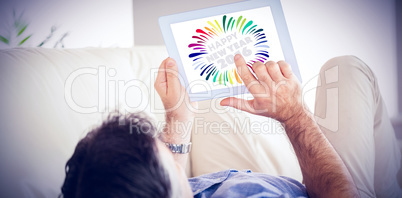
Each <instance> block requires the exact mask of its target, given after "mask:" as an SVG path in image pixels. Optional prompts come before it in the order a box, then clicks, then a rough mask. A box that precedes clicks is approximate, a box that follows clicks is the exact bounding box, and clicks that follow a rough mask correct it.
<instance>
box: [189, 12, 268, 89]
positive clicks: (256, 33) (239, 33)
mask: <svg viewBox="0 0 402 198" xmlns="http://www.w3.org/2000/svg"><path fill="white" fill-rule="evenodd" d="M236 18H237V19H236ZM236 18H234V17H230V18H229V17H227V16H226V15H224V16H223V17H222V20H221V23H220V22H218V21H217V20H214V21H212V22H211V21H208V22H207V24H208V25H207V26H205V27H204V28H203V29H197V30H196V33H197V34H196V35H194V36H192V39H193V42H192V43H190V44H189V45H188V47H189V48H190V49H191V50H192V52H191V53H190V54H189V56H188V57H189V58H190V59H192V62H193V64H192V66H193V67H194V70H199V71H200V76H205V80H207V81H208V80H212V81H213V82H214V83H219V84H221V85H225V86H228V85H236V84H242V81H241V79H240V77H239V74H238V73H237V69H236V68H235V67H227V66H228V65H230V64H232V65H233V61H234V60H233V58H234V54H242V55H243V57H245V59H246V61H247V66H249V67H250V68H251V66H252V65H253V63H254V62H256V61H261V62H266V61H267V60H268V58H269V54H268V49H269V46H268V41H267V38H266V35H265V33H264V32H263V29H262V28H258V26H257V25H256V24H254V22H253V21H252V20H247V19H246V18H243V16H239V17H236Z"/></svg>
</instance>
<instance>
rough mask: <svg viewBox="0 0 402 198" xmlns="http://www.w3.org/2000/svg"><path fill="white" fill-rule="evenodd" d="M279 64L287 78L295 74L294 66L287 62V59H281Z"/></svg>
mask: <svg viewBox="0 0 402 198" xmlns="http://www.w3.org/2000/svg"><path fill="white" fill-rule="evenodd" d="M278 65H279V68H280V69H281V72H282V74H283V76H284V77H285V78H290V77H292V75H293V72H292V68H291V67H290V65H289V64H288V63H286V62H285V61H279V62H278Z"/></svg>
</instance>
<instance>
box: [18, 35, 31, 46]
mask: <svg viewBox="0 0 402 198" xmlns="http://www.w3.org/2000/svg"><path fill="white" fill-rule="evenodd" d="M31 36H32V34H31V35H29V36H27V37H26V38H24V40H22V41H21V42H20V43H18V46H21V45H22V44H24V43H25V41H27V40H28V39H29V38H30V37H31Z"/></svg>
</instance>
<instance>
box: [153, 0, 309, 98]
mask: <svg viewBox="0 0 402 198" xmlns="http://www.w3.org/2000/svg"><path fill="white" fill-rule="evenodd" d="M267 6H269V7H270V9H271V12H272V16H273V19H274V23H275V26H276V30H277V33H278V37H279V42H280V44H281V47H282V52H283V55H284V57H285V61H286V62H287V63H289V64H290V65H291V67H292V71H293V73H294V74H295V75H296V77H297V78H298V79H299V80H300V82H301V76H300V71H299V67H298V65H297V61H296V56H295V53H294V50H293V46H292V42H291V40H290V35H289V31H288V27H287V25H286V21H285V17H284V14H283V10H282V5H281V2H280V0H250V1H244V2H239V3H233V4H227V5H221V6H216V7H211V8H205V9H200V10H194V11H189V12H183V13H178V14H173V15H168V16H162V17H159V26H160V29H161V32H162V35H163V39H164V41H165V45H166V48H167V51H168V54H169V56H170V57H171V58H173V59H175V60H176V63H177V65H178V69H179V74H180V82H181V84H182V85H184V87H185V88H186V90H187V92H188V94H189V97H190V100H191V101H201V100H209V99H213V98H217V97H229V96H235V95H238V94H243V93H248V90H247V89H246V87H245V85H242V86H237V87H227V88H222V89H217V90H210V91H205V92H197V93H192V92H191V89H190V86H189V82H188V79H187V76H186V74H185V71H184V68H183V64H182V62H181V59H180V54H179V51H178V49H177V46H176V42H175V39H174V35H173V32H172V29H171V24H175V23H180V22H185V21H191V20H196V19H200V18H206V17H211V16H216V15H223V14H227V13H232V12H239V11H245V10H250V9H255V8H260V7H267Z"/></svg>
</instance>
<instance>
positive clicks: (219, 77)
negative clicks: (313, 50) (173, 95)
mask: <svg viewBox="0 0 402 198" xmlns="http://www.w3.org/2000/svg"><path fill="white" fill-rule="evenodd" d="M159 25H160V28H161V32H162V35H163V38H164V41H165V45H166V48H167V51H168V54H169V56H170V57H171V58H173V59H175V60H176V62H177V65H178V69H179V74H180V82H181V83H182V85H183V86H184V87H185V88H186V90H187V91H188V94H189V97H190V100H191V101H200V100H208V99H212V98H218V97H228V96H234V95H237V94H243V93H248V91H247V89H246V87H245V86H244V83H243V82H242V80H241V78H240V76H239V74H238V73H237V70H236V66H235V64H234V56H235V55H236V54H241V55H242V56H243V57H244V58H245V60H246V62H247V65H248V66H249V67H250V68H251V66H252V65H253V63H254V62H256V61H261V62H267V61H270V60H273V61H279V60H285V61H286V62H287V63H289V64H290V65H291V67H292V70H293V73H294V74H295V75H296V76H297V77H298V78H299V80H300V81H301V77H300V72H299V68H298V66H297V62H296V58H295V54H294V51H293V47H292V43H291V40H290V36H289V32H288V28H287V25H286V21H285V18H284V15H283V11H282V6H281V3H280V0H250V1H244V2H239V3H233V4H228V5H222V6H217V7H212V8H206V9H200V10H195V11H190V12H184V13H179V14H173V15H169V16H163V17H160V18H159Z"/></svg>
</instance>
